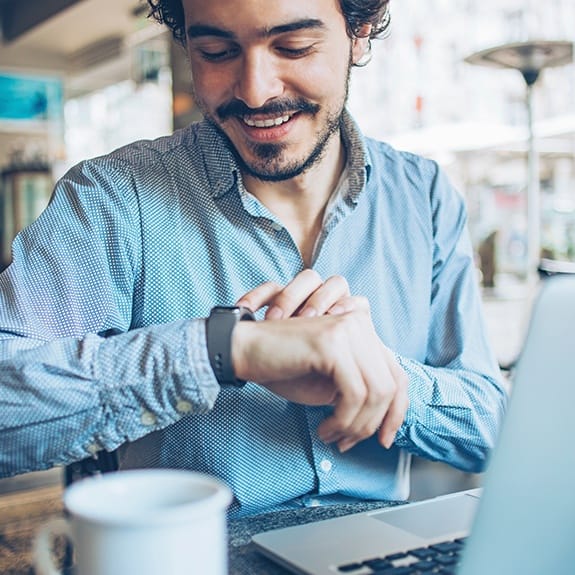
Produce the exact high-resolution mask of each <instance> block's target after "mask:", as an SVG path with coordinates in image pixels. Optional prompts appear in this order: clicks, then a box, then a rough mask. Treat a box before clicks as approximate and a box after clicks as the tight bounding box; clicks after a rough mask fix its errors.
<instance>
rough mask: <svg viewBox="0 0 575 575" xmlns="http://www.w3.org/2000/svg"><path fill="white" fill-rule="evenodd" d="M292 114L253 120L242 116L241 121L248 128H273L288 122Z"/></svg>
mask: <svg viewBox="0 0 575 575" xmlns="http://www.w3.org/2000/svg"><path fill="white" fill-rule="evenodd" d="M291 117H292V116H290V115H287V114H286V115H285V116H278V117H277V118H266V119H265V120H254V119H252V118H250V117H248V116H244V117H243V118H242V120H243V122H244V123H245V124H246V125H247V126H249V127H250V128H275V127H277V126H281V125H282V124H285V123H286V122H289V120H290V119H291Z"/></svg>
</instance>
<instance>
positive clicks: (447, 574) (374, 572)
mask: <svg viewBox="0 0 575 575" xmlns="http://www.w3.org/2000/svg"><path fill="white" fill-rule="evenodd" d="M464 543H465V538H459V539H454V540H453V541H445V542H442V543H436V544H435V545H430V546H429V547H418V548H417V549H412V550H410V551H405V552H403V553H393V554H392V555H386V556H385V557H372V558H371V559H366V560H364V561H357V562H355V563H347V564H345V565H340V566H339V567H338V571H339V572H340V573H342V574H345V575H355V574H358V575H359V574H360V573H361V574H362V575H363V574H366V575H367V574H369V575H433V574H436V573H441V574H442V575H455V573H456V569H457V566H458V565H459V561H460V552H461V551H462V549H463V545H464Z"/></svg>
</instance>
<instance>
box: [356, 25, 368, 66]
mask: <svg viewBox="0 0 575 575" xmlns="http://www.w3.org/2000/svg"><path fill="white" fill-rule="evenodd" d="M371 29H372V25H371V24H364V25H363V26H362V27H361V28H360V29H359V30H358V31H357V33H356V34H355V36H354V38H353V40H352V47H351V57H352V63H353V64H357V63H358V62H359V61H360V60H361V59H362V58H363V57H364V56H365V53H366V52H367V49H368V46H369V35H370V34H371Z"/></svg>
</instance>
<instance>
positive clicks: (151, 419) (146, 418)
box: [140, 411, 158, 425]
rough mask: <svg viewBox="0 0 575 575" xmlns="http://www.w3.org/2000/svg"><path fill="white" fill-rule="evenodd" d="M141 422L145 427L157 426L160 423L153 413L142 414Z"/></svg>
mask: <svg viewBox="0 0 575 575" xmlns="http://www.w3.org/2000/svg"><path fill="white" fill-rule="evenodd" d="M140 421H141V422H142V423H143V424H144V425H156V423H157V422H158V420H157V418H156V416H155V415H154V414H153V413H152V412H151V411H144V412H143V413H142V417H141V418H140Z"/></svg>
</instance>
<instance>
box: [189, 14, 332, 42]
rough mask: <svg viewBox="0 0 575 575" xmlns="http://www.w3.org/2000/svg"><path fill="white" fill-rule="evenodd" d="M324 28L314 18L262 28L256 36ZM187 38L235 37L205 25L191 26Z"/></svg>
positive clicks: (319, 21) (320, 22)
mask: <svg viewBox="0 0 575 575" xmlns="http://www.w3.org/2000/svg"><path fill="white" fill-rule="evenodd" d="M323 28H325V24H324V23H323V22H322V21H321V20H318V19H316V18H306V19H304V20H296V21H294V22H289V23H287V24H279V25H277V26H274V27H273V28H264V29H262V30H260V31H259V32H258V33H257V35H258V36H260V37H263V38H266V37H270V36H277V35H279V34H286V33H288V32H297V31H299V30H321V29H323ZM187 35H188V38H190V39H191V40H193V39H194V38H202V37H204V36H215V37H217V38H224V39H227V40H233V39H235V38H236V35H235V34H234V33H233V32H231V31H230V30H225V29H223V28H217V27H215V26H209V25H207V24H192V25H191V26H189V27H188V29H187Z"/></svg>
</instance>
